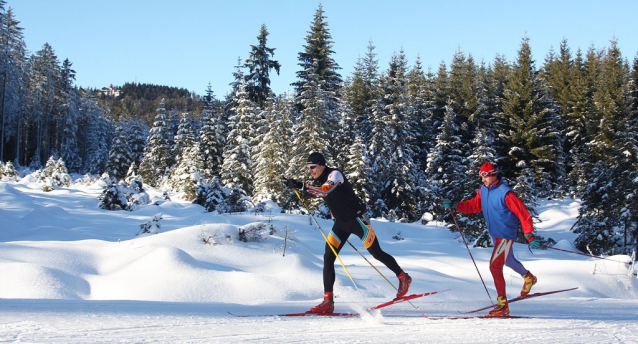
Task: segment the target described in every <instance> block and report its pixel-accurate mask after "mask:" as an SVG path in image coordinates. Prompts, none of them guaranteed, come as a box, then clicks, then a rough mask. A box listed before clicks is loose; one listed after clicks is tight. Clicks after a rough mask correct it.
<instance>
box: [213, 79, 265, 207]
mask: <svg viewBox="0 0 638 344" xmlns="http://www.w3.org/2000/svg"><path fill="white" fill-rule="evenodd" d="M234 102H235V104H237V105H236V107H234V108H233V109H232V111H233V115H232V116H231V117H230V118H229V119H228V126H229V128H230V132H229V133H228V136H227V139H226V146H225V147H224V152H223V162H222V169H221V179H222V183H223V185H224V186H225V187H228V188H231V189H232V188H233V187H234V186H237V187H239V188H240V189H242V190H243V191H244V192H246V193H247V194H249V195H252V192H253V179H254V176H253V168H252V167H253V166H252V165H253V162H252V147H251V141H252V140H253V139H254V137H253V136H252V135H253V128H252V124H253V123H254V122H255V119H256V118H257V113H256V111H257V108H256V107H255V104H254V103H253V102H252V101H250V99H249V98H248V92H246V84H245V83H242V84H241V85H240V87H239V91H238V92H237V93H236V94H235V95H234Z"/></svg>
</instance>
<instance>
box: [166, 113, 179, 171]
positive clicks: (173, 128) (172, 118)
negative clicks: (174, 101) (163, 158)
mask: <svg viewBox="0 0 638 344" xmlns="http://www.w3.org/2000/svg"><path fill="white" fill-rule="evenodd" d="M179 124H180V115H179V112H178V111H177V107H175V106H174V107H173V108H172V109H171V113H170V115H169V116H168V122H167V125H168V128H167V130H166V135H167V136H168V145H169V146H171V149H172V153H173V161H175V159H177V157H176V156H175V154H177V153H178V152H179V150H177V149H175V148H174V147H173V146H174V145H175V136H177V131H178V130H179Z"/></svg>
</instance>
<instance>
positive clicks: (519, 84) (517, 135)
mask: <svg viewBox="0 0 638 344" xmlns="http://www.w3.org/2000/svg"><path fill="white" fill-rule="evenodd" d="M538 74H539V73H538V71H537V70H536V67H535V66H534V61H533V60H532V53H531V48H530V45H529V38H527V37H525V38H523V41H522V44H521V49H520V50H519V51H518V59H517V61H516V62H515V64H514V67H513V71H512V73H511V74H510V78H509V82H508V84H507V86H506V87H505V91H504V93H505V101H504V103H503V113H499V114H496V116H498V117H500V121H499V124H500V127H499V128H498V131H499V137H500V138H501V139H502V140H503V141H504V144H505V146H506V147H509V151H508V154H507V158H506V159H505V161H504V163H502V164H501V169H502V172H503V174H504V176H505V177H506V178H508V179H509V180H516V179H517V178H518V176H519V175H520V174H521V173H522V171H521V170H520V169H519V168H518V167H517V166H529V167H530V168H533V169H534V173H535V178H536V181H537V183H538V185H539V187H542V188H543V189H542V190H539V191H540V192H542V193H541V196H542V197H550V196H553V195H555V193H554V192H555V191H556V190H558V189H559V188H560V186H561V185H560V184H561V183H562V182H563V180H564V179H565V173H564V169H563V166H562V163H563V158H562V157H563V155H562V148H561V141H560V136H559V131H558V129H559V127H558V125H559V118H558V116H557V112H556V111H557V108H556V104H554V102H553V101H552V98H551V95H550V94H549V92H548V87H547V85H546V83H545V82H544V80H543V79H542V78H540V76H539V75H538ZM520 163H522V165H519V164H520Z"/></svg>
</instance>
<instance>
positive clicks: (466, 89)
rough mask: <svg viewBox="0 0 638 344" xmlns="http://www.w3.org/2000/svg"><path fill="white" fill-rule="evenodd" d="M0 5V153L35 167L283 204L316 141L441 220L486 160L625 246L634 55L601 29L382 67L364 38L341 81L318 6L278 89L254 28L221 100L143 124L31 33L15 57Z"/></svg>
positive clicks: (394, 199)
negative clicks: (580, 43)
mask: <svg viewBox="0 0 638 344" xmlns="http://www.w3.org/2000/svg"><path fill="white" fill-rule="evenodd" d="M0 5H4V1H2V0H0ZM0 8H2V17H0V20H2V30H3V31H2V32H0V34H1V35H2V37H3V40H2V44H3V45H2V46H1V47H0V48H1V49H2V52H1V53H2V54H5V55H4V56H7V59H2V61H8V60H9V58H13V59H14V61H17V62H16V63H12V64H9V63H3V65H2V66H0V68H2V71H3V73H5V74H4V75H7V77H6V86H5V90H4V92H5V93H7V94H10V96H8V97H7V98H6V99H7V100H6V101H5V106H4V107H3V108H4V109H5V111H4V112H3V117H2V118H3V130H2V133H3V140H2V142H3V143H5V142H6V143H7V145H6V146H5V147H4V148H3V150H2V151H3V152H6V155H5V157H4V158H3V159H4V160H7V158H8V159H9V160H14V164H18V165H22V166H25V165H28V164H30V165H31V167H33V168H37V162H40V164H42V162H43V161H46V159H47V158H48V157H49V156H51V155H54V154H60V155H61V157H62V158H63V160H64V161H65V162H66V164H67V167H68V169H69V171H71V172H76V173H102V172H105V171H106V172H108V173H109V174H110V175H112V176H114V177H116V178H125V177H126V175H130V174H138V175H139V176H140V177H141V178H142V180H143V181H144V183H146V184H149V185H152V186H155V187H170V188H172V189H173V190H174V191H178V192H180V194H182V195H184V197H186V198H187V199H189V200H192V199H199V200H200V202H203V203H206V202H207V200H211V202H212V201H214V200H218V199H219V197H220V196H219V195H222V194H224V193H219V192H216V191H214V190H220V189H222V188H225V189H226V190H227V192H226V193H225V197H231V195H232V197H233V198H234V199H236V200H237V201H238V202H240V201H241V202H245V201H246V200H247V199H250V200H251V202H253V203H259V202H263V201H267V200H270V201H274V202H276V203H278V204H280V205H281V206H282V207H284V208H285V209H292V208H298V207H299V204H298V203H297V202H296V200H295V197H296V196H294V194H291V193H290V191H289V190H286V188H285V186H284V185H283V183H282V178H283V177H288V178H297V179H308V174H307V172H306V171H305V159H306V157H307V156H308V154H309V153H310V152H313V151H319V152H322V153H324V155H326V156H327V158H328V161H329V165H332V166H335V167H338V168H340V169H342V170H343V171H344V174H345V175H346V177H347V178H348V179H349V180H350V182H351V183H352V184H353V186H354V187H355V189H356V192H357V193H358V194H359V196H361V198H362V199H364V200H365V202H366V203H367V206H368V212H369V213H370V215H371V216H373V217H385V218H388V219H390V220H393V221H415V220H417V219H418V218H419V217H420V216H421V215H422V214H423V213H425V212H430V213H432V214H434V215H435V216H437V217H439V218H444V217H445V216H446V214H445V212H444V210H443V208H442V207H441V206H440V204H441V201H442V200H443V199H454V200H461V199H465V198H469V197H472V196H473V195H474V194H475V193H476V191H477V190H478V186H479V183H480V180H479V178H478V176H477V171H478V169H479V166H480V165H481V164H482V163H483V162H485V161H490V162H492V163H494V164H496V165H497V169H498V171H499V174H500V175H501V176H502V177H503V178H505V179H507V180H508V183H509V184H510V185H512V186H513V188H514V190H515V191H516V192H517V194H518V195H519V197H520V198H521V199H523V201H524V202H525V203H526V205H527V206H528V208H529V210H530V212H531V213H532V214H533V215H537V213H536V210H535V207H536V206H537V205H538V202H539V201H540V200H541V199H555V198H563V197H575V198H578V199H580V200H581V202H582V207H581V209H580V214H579V217H578V221H577V223H576V224H575V226H574V228H573V230H574V232H576V233H578V234H579V236H578V239H577V240H576V245H577V247H578V248H579V249H581V250H583V251H586V250H591V251H592V252H594V253H608V254H612V253H628V252H630V251H631V250H632V249H635V248H636V246H637V244H638V228H637V226H638V213H637V212H636V210H635V209H637V207H636V205H638V204H637V196H636V190H638V188H637V186H638V185H636V184H637V183H638V174H637V172H638V171H637V169H638V164H637V161H636V154H637V153H638V145H636V133H638V123H637V118H638V116H637V113H638V86H637V80H638V57H634V59H633V61H632V63H631V64H630V63H629V62H628V60H627V59H626V58H625V57H623V56H622V54H621V52H620V50H619V48H618V45H617V41H616V40H615V39H612V40H611V41H610V46H609V47H606V48H603V49H597V48H595V47H593V46H592V47H589V48H588V49H587V50H585V51H583V50H581V49H580V48H579V49H577V50H576V51H575V52H574V51H572V50H571V48H570V47H569V44H568V41H567V40H563V41H562V42H560V46H559V50H558V51H554V50H551V51H549V52H548V53H547V54H546V56H545V58H544V60H543V62H542V63H537V62H536V60H535V59H534V57H533V54H532V51H531V48H530V44H529V39H528V38H527V37H524V38H523V39H522V40H521V44H520V48H519V50H518V53H517V56H516V58H515V59H514V60H512V61H508V60H507V59H506V58H505V57H504V56H501V55H497V56H496V57H495V58H494V60H492V61H490V62H486V61H476V60H475V59H474V58H473V56H472V55H471V54H467V53H464V52H463V51H461V50H460V49H459V50H458V51H456V52H455V53H454V55H453V58H452V61H451V63H450V65H449V66H448V65H446V64H445V63H444V62H441V64H440V65H439V66H438V68H435V69H433V68H428V69H425V68H424V67H423V66H422V64H421V61H420V59H418V58H417V60H416V61H414V62H413V63H412V64H410V63H408V61H407V58H406V57H405V54H404V52H403V51H399V52H397V53H395V54H394V55H393V56H392V57H391V59H390V63H389V65H388V66H387V67H381V66H379V64H378V60H377V58H376V53H375V47H374V45H373V42H372V41H370V42H369V44H368V47H367V51H366V53H365V55H363V56H362V57H360V58H359V59H358V60H357V61H356V64H355V68H354V71H353V72H352V74H351V75H349V76H347V77H345V78H343V77H342V75H341V74H340V72H339V71H340V69H341V68H340V67H339V65H338V64H337V62H336V61H335V60H334V58H333V55H334V51H332V47H333V43H334V42H333V41H332V37H331V34H330V30H329V27H328V22H327V17H326V16H325V13H324V11H323V8H322V6H321V5H320V6H319V7H318V9H317V11H316V12H315V15H314V17H313V20H312V21H311V24H310V30H309V31H308V34H307V36H306V38H305V44H304V45H303V47H302V51H301V52H299V54H298V61H299V63H298V65H299V70H298V72H297V81H296V82H295V83H294V84H293V86H294V91H292V92H291V93H290V94H281V95H275V94H273V92H272V90H271V89H270V86H269V85H270V73H271V72H278V71H279V68H280V65H279V63H278V62H277V61H276V60H275V59H274V55H275V49H274V48H271V47H268V45H267V37H268V31H267V28H266V25H262V27H261V29H260V32H259V35H258V36H257V43H256V44H255V45H252V46H251V47H250V51H249V53H248V58H247V59H246V60H244V62H243V63H241V64H238V66H236V72H235V73H234V76H235V81H234V82H233V83H232V84H231V85H230V86H231V92H230V93H229V94H228V95H227V96H226V97H225V98H224V99H217V98H216V97H215V95H214V94H213V92H212V90H211V88H210V86H209V87H208V89H207V90H206V92H205V95H204V96H202V97H201V104H202V105H201V113H199V114H195V113H193V112H192V111H185V110H183V109H181V110H178V109H177V108H175V107H173V108H172V109H170V108H169V110H167V106H166V103H165V102H163V101H160V103H159V104H157V109H156V116H155V118H154V120H153V121H152V123H150V128H149V127H148V126H146V123H144V122H143V121H140V120H139V119H138V118H135V116H123V117H121V118H119V121H117V122H116V121H115V120H114V118H113V116H112V114H111V113H110V112H108V111H104V110H103V109H101V108H100V107H99V106H97V103H96V102H95V100H94V99H92V98H91V97H90V96H89V95H87V94H86V93H85V92H83V90H81V89H78V88H77V87H74V86H73V85H72V81H73V77H72V76H73V74H74V72H72V70H71V69H70V66H71V64H70V62H68V60H66V61H65V62H64V63H62V64H61V65H60V64H59V63H55V61H56V59H55V58H54V57H55V55H54V54H53V51H52V49H51V48H50V47H48V45H45V47H44V48H43V50H41V51H39V52H37V53H36V54H34V55H32V56H30V57H28V58H27V57H26V49H24V44H23V43H22V44H16V42H19V41H22V38H21V36H20V35H21V31H20V29H18V28H17V21H16V20H15V18H12V14H11V10H10V9H9V10H7V11H4V7H0ZM10 23H13V24H10ZM4 37H11V38H10V39H9V38H4ZM5 42H6V43H5ZM22 42H23V41H22ZM16 46H22V48H23V49H22V50H21V51H22V54H23V55H22V57H21V58H18V57H19V55H20V54H19V53H18V54H17V55H16V52H17V51H20V50H19V49H16V48H15V47H16ZM18 62H19V63H18ZM16 66H18V67H19V68H17V71H16V70H12V69H11V68H14V69H15V68H16ZM20 73H22V74H20ZM18 74H20V77H15V75H18ZM20 80H27V81H28V82H27V83H22V84H20V83H19V81H20ZM20 97H22V98H20ZM70 99H75V100H74V101H75V102H72V101H71V100H70ZM180 111H181V112H180ZM5 119H6V122H5ZM4 123H7V125H4ZM69 123H75V125H69ZM63 124H64V125H63ZM207 195H212V196H207ZM312 201H313V203H312V205H313V206H314V207H316V211H318V212H324V213H325V212H326V210H325V208H323V207H322V206H321V205H320V204H319V201H318V200H316V199H313V200H312ZM207 208H209V209H211V210H212V209H214V206H212V207H207ZM459 220H460V221H461V222H462V227H463V228H464V230H467V231H468V236H469V237H471V238H472V239H475V244H476V245H489V240H488V238H487V237H486V231H485V228H484V222H483V221H482V220H481V219H480V218H477V217H475V216H467V217H462V218H460V219H459Z"/></svg>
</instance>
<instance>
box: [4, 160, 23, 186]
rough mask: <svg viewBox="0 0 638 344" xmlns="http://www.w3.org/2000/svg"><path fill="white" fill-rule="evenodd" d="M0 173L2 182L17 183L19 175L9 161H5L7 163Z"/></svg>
mask: <svg viewBox="0 0 638 344" xmlns="http://www.w3.org/2000/svg"><path fill="white" fill-rule="evenodd" d="M2 173H3V175H2V181H3V182H16V181H18V179H20V174H19V173H18V170H16V168H15V166H14V165H13V163H12V162H11V161H7V163H6V164H5V165H4V170H3V172H2Z"/></svg>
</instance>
